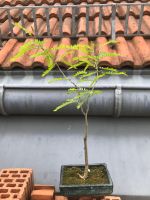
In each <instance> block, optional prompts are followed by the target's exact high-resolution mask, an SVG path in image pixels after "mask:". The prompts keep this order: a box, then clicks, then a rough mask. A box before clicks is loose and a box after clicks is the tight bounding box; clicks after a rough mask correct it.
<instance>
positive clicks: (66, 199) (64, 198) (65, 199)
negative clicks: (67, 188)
mask: <svg viewBox="0 0 150 200" xmlns="http://www.w3.org/2000/svg"><path fill="white" fill-rule="evenodd" d="M55 200H68V198H67V197H64V196H55Z"/></svg>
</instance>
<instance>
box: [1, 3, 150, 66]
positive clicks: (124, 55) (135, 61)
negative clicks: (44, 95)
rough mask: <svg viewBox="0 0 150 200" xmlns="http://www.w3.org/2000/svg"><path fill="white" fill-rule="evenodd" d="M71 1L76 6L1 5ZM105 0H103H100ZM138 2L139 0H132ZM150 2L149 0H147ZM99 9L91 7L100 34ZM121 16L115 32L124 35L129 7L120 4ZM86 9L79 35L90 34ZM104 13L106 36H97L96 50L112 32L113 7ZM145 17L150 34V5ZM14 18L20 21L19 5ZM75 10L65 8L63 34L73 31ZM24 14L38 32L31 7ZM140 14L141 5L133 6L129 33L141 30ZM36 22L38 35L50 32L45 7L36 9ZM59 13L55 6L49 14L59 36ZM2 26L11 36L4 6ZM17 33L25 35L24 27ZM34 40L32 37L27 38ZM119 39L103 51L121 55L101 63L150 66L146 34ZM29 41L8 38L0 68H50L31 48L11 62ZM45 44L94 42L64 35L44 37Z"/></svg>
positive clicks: (94, 27) (93, 28)
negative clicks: (139, 28)
mask: <svg viewBox="0 0 150 200" xmlns="http://www.w3.org/2000/svg"><path fill="white" fill-rule="evenodd" d="M65 2H66V3H68V4H69V5H72V4H73V2H72V1H71V0H70V1H69V0H67V1H59V0H58V1H56V0H55V1H54V0H52V1H48V0H39V1H35V0H33V1H32V0H29V1H21V0H20V1H19V0H6V1H0V5H1V6H5V5H23V4H27V5H48V4H54V3H55V5H60V4H61V3H65ZM76 2H78V3H79V4H83V5H86V4H87V3H88V2H89V1H82V2H81V1H76ZM101 2H102V0H101V1H100V3H101ZM103 2H104V3H112V2H123V3H125V2H128V1H121V0H118V1H117V0H114V1H107V0H104V1H103ZM132 2H136V3H138V2H139V1H134V0H133V1H132ZM144 2H146V1H144ZM90 3H93V4H95V3H96V1H94V0H91V1H90ZM99 12H100V9H99V8H96V7H93V8H90V9H89V29H88V32H89V35H92V34H96V35H98V33H99ZM116 12H117V16H116V26H115V32H116V33H117V34H123V33H124V32H125V31H124V30H125V29H124V26H125V14H126V6H123V5H122V6H121V4H120V6H119V7H118V9H117V11H116ZM85 13H86V8H85V7H83V8H80V9H79V10H78V12H77V13H76V19H77V20H78V27H77V33H78V34H79V35H82V36H84V35H85V33H86V31H87V30H86V14H85ZM102 14H103V16H102V29H101V31H102V33H103V34H104V35H103V37H98V38H96V39H94V43H95V52H96V53H98V52H97V51H98V50H97V46H98V45H99V44H103V43H105V42H106V41H107V40H108V38H107V36H108V35H110V34H111V9H110V7H107V8H103V13H102ZM143 14H144V15H143V18H142V22H143V23H142V27H141V32H142V33H145V34H149V33H150V6H145V7H144V13H143ZM10 15H11V18H12V19H13V20H14V22H20V20H21V18H20V14H19V12H18V9H17V6H16V9H14V10H11V12H10ZM72 15H73V13H72V9H70V8H64V9H63V10H62V22H63V23H62V33H63V34H64V35H66V36H68V35H69V36H70V35H71V33H72ZM23 16H24V18H25V20H24V23H25V27H26V28H27V29H28V31H30V32H31V33H32V34H34V28H33V27H34V26H33V24H34V20H33V16H32V12H31V9H29V8H28V9H27V8H26V9H24V10H23ZM139 16H140V8H139V6H138V5H136V6H131V9H130V15H129V19H128V32H129V33H136V32H137V31H138V21H139ZM36 22H37V30H38V34H40V35H41V36H42V35H47V28H46V24H45V23H46V14H45V11H44V10H43V9H42V8H39V9H38V10H37V11H36ZM58 22H59V16H58V8H52V9H51V10H50V13H49V24H50V34H51V35H54V36H57V35H58V34H59V31H60V26H59V23H58ZM0 29H1V34H2V35H10V29H9V20H8V17H7V13H6V11H5V10H3V11H2V10H1V9H0ZM13 33H14V35H17V36H18V35H19V36H23V32H22V30H20V29H19V28H18V27H13ZM28 40H32V39H27V40H26V41H28ZM116 40H117V41H118V43H117V45H116V47H115V48H114V49H112V48H111V47H110V46H108V45H105V46H103V47H102V50H103V51H107V52H116V53H119V54H120V55H121V56H118V57H116V58H115V59H114V58H111V57H105V58H102V59H101V60H100V65H104V66H110V65H111V66H114V67H117V68H120V67H124V66H130V67H133V68H141V67H146V66H149V65H150V38H144V37H142V36H135V37H133V38H125V37H123V36H117V38H116ZM24 42H25V41H17V40H16V39H7V40H6V41H4V42H3V47H2V49H1V50H0V68H2V69H12V68H13V67H16V66H19V67H21V68H24V69H31V68H34V67H36V66H41V67H42V68H46V61H45V60H44V58H43V57H42V56H40V57H38V58H32V59H31V58H29V56H30V55H31V54H32V53H33V52H34V51H35V50H33V51H31V52H29V53H28V55H25V56H24V57H22V58H20V59H17V60H16V61H15V62H11V61H10V58H11V57H12V56H13V55H15V54H16V53H17V52H18V49H19V47H20V46H21V45H22V44H23V43H24ZM44 42H45V43H44V44H45V47H46V48H50V47H52V46H57V45H59V44H64V45H68V44H72V43H77V44H90V43H91V40H90V39H89V38H87V37H82V38H80V37H79V38H78V39H76V40H72V39H70V38H61V39H59V40H54V39H50V38H45V39H44ZM63 53H64V52H63V50H59V51H57V52H55V54H56V58H55V60H56V62H58V63H59V64H61V65H64V63H63V62H62V60H61V59H60V56H61V55H62V54H63ZM82 54H83V53H81V52H80V51H79V52H78V55H79V56H82ZM72 57H73V55H68V56H67V60H71V59H72Z"/></svg>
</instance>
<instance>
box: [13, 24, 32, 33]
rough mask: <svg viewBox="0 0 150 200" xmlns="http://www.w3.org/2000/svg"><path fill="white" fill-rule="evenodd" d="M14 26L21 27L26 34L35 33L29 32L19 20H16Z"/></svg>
mask: <svg viewBox="0 0 150 200" xmlns="http://www.w3.org/2000/svg"><path fill="white" fill-rule="evenodd" d="M14 26H16V27H18V28H20V29H21V30H23V31H24V32H25V33H26V34H28V35H30V36H32V35H33V34H32V33H31V32H29V31H28V30H27V29H26V28H24V27H23V26H22V25H21V24H20V23H19V22H15V23H14Z"/></svg>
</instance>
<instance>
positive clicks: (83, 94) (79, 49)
mask: <svg viewBox="0 0 150 200" xmlns="http://www.w3.org/2000/svg"><path fill="white" fill-rule="evenodd" d="M15 25H16V26H18V27H19V28H20V29H22V30H23V31H24V32H25V33H26V34H29V35H31V33H29V31H28V30H26V29H25V28H24V27H22V26H21V25H20V24H19V23H16V24H15ZM108 44H116V41H113V40H111V41H108V42H106V43H105V44H102V46H103V45H108ZM32 49H37V50H38V51H36V53H34V54H32V55H30V56H31V57H32V58H36V57H39V56H43V57H44V59H45V61H46V62H47V66H48V68H47V70H45V71H44V73H43V74H42V77H44V76H46V75H47V74H50V73H51V72H52V71H53V69H54V67H57V68H58V70H59V71H60V73H61V75H62V76H61V77H57V78H54V79H51V80H50V81H49V83H52V82H55V81H62V80H66V81H69V82H70V83H71V84H72V85H73V87H72V88H69V89H68V91H67V93H68V94H69V95H72V96H73V97H72V98H68V99H66V101H65V102H63V103H62V104H60V105H59V106H57V107H56V108H55V109H54V111H55V112H56V111H58V110H60V109H62V108H64V107H66V106H68V105H70V104H75V105H76V108H77V109H80V108H83V106H84V105H86V104H87V102H89V99H90V98H91V97H92V96H94V95H97V94H100V93H101V91H99V90H95V85H96V83H97V82H98V81H99V80H100V79H101V78H103V77H105V76H107V75H109V76H110V75H126V74H125V73H124V72H121V71H118V70H117V69H115V68H112V67H106V68H104V67H100V66H99V62H100V60H101V59H102V58H104V57H116V56H120V55H119V54H117V53H114V52H103V51H101V50H100V49H101V48H99V52H100V53H98V54H97V55H96V54H95V45H94V43H91V44H90V45H83V44H76V45H58V46H55V47H51V48H49V49H46V48H45V47H44V42H43V41H40V40H37V39H32V40H30V41H29V42H26V43H24V44H23V45H22V46H21V47H20V49H19V52H18V53H17V54H16V55H15V56H14V57H13V58H12V60H13V61H14V60H16V59H17V58H19V57H21V56H23V55H24V54H26V53H28V52H29V51H31V50H32ZM59 50H63V52H64V53H63V54H62V55H61V56H60V60H62V62H63V63H65V64H66V65H67V66H68V70H74V73H73V74H72V76H71V77H67V76H66V75H65V73H64V72H63V71H62V70H61V68H60V67H59V65H58V64H57V63H56V61H55V54H56V52H58V51H59ZM79 53H80V55H81V56H78V54H79ZM69 54H70V55H74V57H73V59H72V61H71V62H69V61H67V60H66V56H67V55H69ZM74 79H76V81H74ZM85 81H87V82H88V87H87V88H82V87H81V86H80V84H79V83H80V82H85Z"/></svg>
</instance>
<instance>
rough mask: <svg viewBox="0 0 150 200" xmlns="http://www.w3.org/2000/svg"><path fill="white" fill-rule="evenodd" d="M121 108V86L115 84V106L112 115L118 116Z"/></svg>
mask: <svg viewBox="0 0 150 200" xmlns="http://www.w3.org/2000/svg"><path fill="white" fill-rule="evenodd" d="M121 108H122V88H121V85H118V86H116V89H115V106H114V117H119V116H120V113H121Z"/></svg>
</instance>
